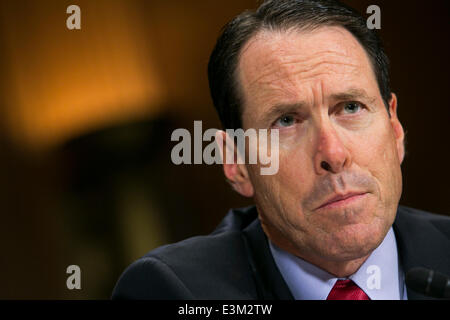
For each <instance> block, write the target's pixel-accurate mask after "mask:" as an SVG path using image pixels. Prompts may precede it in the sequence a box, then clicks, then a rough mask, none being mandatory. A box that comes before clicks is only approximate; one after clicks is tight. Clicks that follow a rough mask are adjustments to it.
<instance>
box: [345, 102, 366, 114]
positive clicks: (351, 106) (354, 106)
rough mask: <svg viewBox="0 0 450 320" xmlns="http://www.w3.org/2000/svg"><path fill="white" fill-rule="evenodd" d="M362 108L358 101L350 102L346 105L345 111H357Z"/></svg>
mask: <svg viewBox="0 0 450 320" xmlns="http://www.w3.org/2000/svg"><path fill="white" fill-rule="evenodd" d="M360 109H362V106H361V104H360V103H358V102H348V103H346V104H345V106H344V111H345V112H346V113H357V112H358V111H360Z"/></svg>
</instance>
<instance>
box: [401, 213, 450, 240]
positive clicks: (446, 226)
mask: <svg viewBox="0 0 450 320" xmlns="http://www.w3.org/2000/svg"><path fill="white" fill-rule="evenodd" d="M398 216H399V219H402V220H408V221H411V222H412V223H414V224H420V223H427V224H430V225H432V226H433V227H434V228H436V229H437V230H439V231H440V232H441V233H443V234H445V235H446V236H447V238H450V216H446V215H442V214H436V213H431V212H428V211H424V210H419V209H414V208H410V207H406V206H399V210H398Z"/></svg>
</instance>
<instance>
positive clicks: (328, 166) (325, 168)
mask: <svg viewBox="0 0 450 320" xmlns="http://www.w3.org/2000/svg"><path fill="white" fill-rule="evenodd" d="M320 167H321V168H322V169H324V170H326V171H331V166H330V165H329V164H328V162H326V161H322V162H321V163H320Z"/></svg>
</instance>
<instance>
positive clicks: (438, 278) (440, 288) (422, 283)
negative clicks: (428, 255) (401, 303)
mask: <svg viewBox="0 0 450 320" xmlns="http://www.w3.org/2000/svg"><path fill="white" fill-rule="evenodd" d="M405 282H406V285H407V286H408V288H410V289H412V290H414V291H416V292H418V293H421V294H423V295H426V296H430V297H434V298H446V297H447V295H448V286H449V283H448V282H449V279H448V277H446V276H445V275H444V274H442V273H439V272H436V271H433V270H430V269H426V268H421V267H417V268H413V269H410V270H409V271H408V272H407V273H406V278H405ZM447 298H448V297H447Z"/></svg>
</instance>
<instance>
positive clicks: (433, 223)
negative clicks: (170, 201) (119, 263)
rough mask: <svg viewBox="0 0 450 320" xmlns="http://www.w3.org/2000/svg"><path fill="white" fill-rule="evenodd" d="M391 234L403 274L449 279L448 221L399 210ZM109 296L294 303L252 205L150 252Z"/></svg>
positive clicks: (411, 294)
mask: <svg viewBox="0 0 450 320" xmlns="http://www.w3.org/2000/svg"><path fill="white" fill-rule="evenodd" d="M394 233H395V236H396V240H397V246H398V252H399V258H400V263H401V266H402V267H403V270H409V269H410V268H412V267H418V266H422V267H426V268H430V269H433V270H436V271H439V272H442V273H444V274H447V275H450V218H449V217H445V216H440V215H435V214H431V213H427V212H424V211H419V210H416V209H411V208H407V207H402V206H400V207H399V208H398V211H397V216H396V219H395V222H394ZM407 293H408V298H409V299H427V297H425V296H423V295H421V294H418V293H415V292H414V291H411V290H409V289H408V292H407ZM112 298H113V299H219V300H224V299H232V300H237V299H284V300H289V299H293V297H292V294H291V292H290V291H289V288H288V286H287V285H286V283H285V281H284V279H283V277H282V275H281V273H280V271H279V270H278V268H277V266H276V264H275V261H274V259H273V257H272V254H271V252H270V249H269V245H268V242H267V238H266V235H265V234H264V232H263V230H262V228H261V225H260V223H259V220H258V219H257V211H256V209H255V207H249V208H243V209H235V210H230V211H229V213H228V214H227V215H226V216H225V218H224V219H223V221H222V222H221V223H220V225H219V226H218V227H217V228H216V230H215V231H214V232H213V233H212V234H210V235H207V236H199V237H194V238H189V239H187V240H184V241H181V242H178V243H175V244H170V245H166V246H163V247H160V248H158V249H155V250H153V251H151V252H149V253H148V254H146V255H145V256H144V257H142V258H140V259H139V260H137V261H136V262H134V263H133V264H132V265H130V266H129V267H128V268H127V269H126V270H125V272H124V273H123V274H122V276H121V277H120V279H119V281H118V282H117V284H116V287H115V289H114V292H113V295H112Z"/></svg>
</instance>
